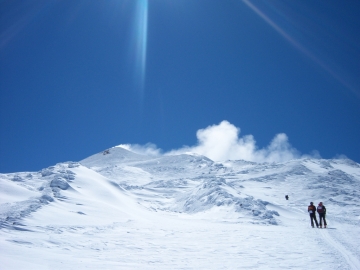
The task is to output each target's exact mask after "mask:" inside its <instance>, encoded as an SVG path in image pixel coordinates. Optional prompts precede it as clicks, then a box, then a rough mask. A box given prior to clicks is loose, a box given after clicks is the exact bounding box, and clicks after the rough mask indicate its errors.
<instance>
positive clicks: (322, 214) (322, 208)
mask: <svg viewBox="0 0 360 270" xmlns="http://www.w3.org/2000/svg"><path fill="white" fill-rule="evenodd" d="M316 211H317V212H318V213H319V219H320V228H322V220H324V228H326V225H327V224H326V219H325V215H326V208H325V206H324V205H323V203H322V202H320V203H319V205H318V207H317V209H316Z"/></svg>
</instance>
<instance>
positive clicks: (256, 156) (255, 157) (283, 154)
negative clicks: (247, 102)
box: [118, 121, 320, 162]
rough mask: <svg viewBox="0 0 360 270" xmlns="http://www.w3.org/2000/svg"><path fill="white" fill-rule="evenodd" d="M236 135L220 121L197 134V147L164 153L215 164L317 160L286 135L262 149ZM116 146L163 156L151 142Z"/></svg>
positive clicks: (249, 136)
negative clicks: (200, 157) (192, 156)
mask: <svg viewBox="0 0 360 270" xmlns="http://www.w3.org/2000/svg"><path fill="white" fill-rule="evenodd" d="M239 135H240V128H237V127H235V126H234V125H233V124H231V123H229V122H228V121H222V122H221V123H220V124H218V125H212V126H208V127H207V128H204V129H199V130H198V131H197V133H196V136H197V139H198V143H197V145H195V146H184V147H182V148H180V149H176V150H172V151H170V152H167V153H165V155H177V154H185V153H193V154H198V155H203V156H206V157H208V158H210V159H212V160H214V161H225V160H240V159H242V160H247V161H254V162H283V161H287V160H291V159H296V158H301V157H313V158H320V155H319V153H318V152H314V153H313V154H312V155H306V156H302V155H301V154H300V152H299V151H297V150H296V149H295V148H293V147H292V146H291V144H290V143H289V141H288V137H287V135H286V134H284V133H279V134H277V135H276V136H275V137H274V139H273V140H272V141H271V142H270V144H269V145H268V146H267V147H265V148H262V149H259V148H258V147H257V146H256V141H255V139H254V137H253V136H252V135H246V136H243V137H239ZM118 147H122V148H124V149H127V150H129V151H132V152H135V153H138V154H143V155H149V156H159V155H161V154H162V150H161V149H159V148H157V147H156V145H154V144H151V143H148V144H146V145H143V146H142V145H137V144H135V145H130V144H121V145H119V146H118Z"/></svg>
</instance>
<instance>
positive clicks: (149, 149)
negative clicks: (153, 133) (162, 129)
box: [116, 143, 161, 156]
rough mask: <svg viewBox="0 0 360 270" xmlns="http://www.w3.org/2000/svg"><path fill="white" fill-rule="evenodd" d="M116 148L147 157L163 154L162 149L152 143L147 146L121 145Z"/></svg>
mask: <svg viewBox="0 0 360 270" xmlns="http://www.w3.org/2000/svg"><path fill="white" fill-rule="evenodd" d="M116 147H121V148H124V149H126V150H129V151H131V152H134V153H137V154H140V155H145V156H159V155H160V154H161V149H159V148H157V147H156V145H155V144H152V143H147V144H145V145H139V144H120V145H118V146H116Z"/></svg>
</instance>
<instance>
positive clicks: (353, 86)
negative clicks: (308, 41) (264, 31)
mask: <svg viewBox="0 0 360 270" xmlns="http://www.w3.org/2000/svg"><path fill="white" fill-rule="evenodd" d="M242 1H243V3H244V4H246V5H247V6H248V7H249V8H250V9H251V10H253V11H254V12H255V13H256V14H257V15H258V16H259V17H260V18H262V19H263V20H264V21H265V22H266V23H267V24H268V25H270V26H271V27H272V28H273V29H274V30H275V31H276V32H278V33H279V34H280V35H281V36H282V37H283V38H285V39H286V40H287V41H288V42H289V43H290V44H291V45H293V46H294V47H295V48H296V49H298V50H299V51H300V52H302V53H303V54H304V55H306V56H307V57H309V58H310V59H311V60H312V61H314V62H315V63H316V64H317V65H319V66H320V67H321V68H323V69H324V70H325V71H326V72H328V73H329V74H330V75H331V76H332V77H333V78H335V79H336V80H337V81H338V82H340V83H341V84H342V85H343V86H345V87H346V88H348V89H349V90H350V91H351V92H353V94H355V95H356V96H357V97H358V98H360V91H359V88H358V85H357V83H356V82H355V83H354V82H351V79H350V78H349V76H347V75H346V74H343V73H344V72H341V71H340V69H339V68H336V67H331V66H330V65H329V64H327V63H326V61H323V59H322V58H321V57H318V56H316V55H315V54H314V53H312V52H311V51H310V50H308V49H307V48H305V47H304V46H303V45H302V44H300V42H298V41H297V40H296V39H295V38H293V37H292V36H290V35H289V34H288V33H287V32H286V31H285V30H284V29H283V28H281V27H280V26H279V25H278V24H277V23H275V22H274V20H272V19H271V18H270V17H269V16H267V15H266V14H265V13H264V12H263V11H262V10H260V8H258V7H257V6H256V5H255V4H253V3H252V2H250V0H242ZM327 62H329V61H327Z"/></svg>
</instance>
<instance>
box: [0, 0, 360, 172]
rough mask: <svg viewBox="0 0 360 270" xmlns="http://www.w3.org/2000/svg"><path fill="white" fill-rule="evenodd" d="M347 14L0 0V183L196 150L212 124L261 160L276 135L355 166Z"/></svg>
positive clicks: (321, 9) (277, 7)
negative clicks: (134, 149)
mask: <svg viewBox="0 0 360 270" xmlns="http://www.w3.org/2000/svg"><path fill="white" fill-rule="evenodd" d="M359 12H360V3H359V1H355V0H354V1H351V0H349V1H335V0H334V1H332V0H319V1H307V0H301V1H300V0H299V1H285V0H273V1H260V0H257V1H251V0H243V1H242V0H229V1H223V0H181V1H180V0H179V1H173V0H148V1H146V0H138V1H135V0H106V1H95V0H77V1H73V0H61V1H60V0H34V1H22V0H17V1H12V0H4V1H1V2H0V16H1V26H0V29H1V36H0V38H1V40H0V42H1V43H0V65H1V66H0V68H1V70H0V71H1V72H0V87H1V99H0V102H1V103H0V127H1V130H0V136H1V137H0V143H1V144H0V153H1V155H0V172H3V173H6V172H16V171H36V170H40V169H42V168H45V167H48V166H50V165H54V164H56V163H58V162H63V161H78V160H81V159H83V158H85V157H87V156H89V155H92V154H94V153H97V152H100V151H102V150H104V149H106V148H109V147H112V146H115V145H119V144H137V145H146V144H147V143H152V144H154V145H156V147H157V148H159V149H161V150H162V152H169V151H171V150H174V149H199V147H200V146H204V145H208V144H207V143H206V142H205V143H204V142H203V141H201V138H200V137H199V134H200V135H201V134H204V132H203V133H201V131H200V133H199V132H198V131H199V130H203V131H204V130H205V131H206V130H209V129H210V130H213V129H211V127H212V128H214V127H215V128H216V127H224V123H226V125H225V129H226V128H228V129H226V130H229V131H230V130H231V132H234V128H235V130H237V132H238V134H237V135H236V134H235V137H236V136H238V137H237V138H234V136H233V134H234V133H231V134H232V135H231V136H227V135H226V134H227V133H221V132H220V133H217V134H220V135H219V137H216V139H215V140H213V141H221V142H224V140H227V139H229V138H231V140H233V141H235V144H236V146H238V145H239V142H240V141H244V138H248V137H246V136H247V135H252V139H253V143H252V146H253V147H255V148H256V149H257V150H258V151H261V150H264V149H269V147H270V146H269V145H271V142H272V140H273V139H274V138H276V136H277V134H286V135H285V136H286V138H287V139H286V140H285V141H286V145H287V147H290V148H291V149H292V150H294V151H295V149H296V152H297V153H298V155H300V156H301V155H314V151H317V153H318V154H315V156H318V155H320V156H321V157H322V158H333V157H336V156H339V155H345V156H347V157H348V158H350V159H353V160H355V161H357V162H360V139H359V138H360V76H359V75H360V35H359V30H360V18H359V16H358V14H359ZM224 120H225V121H226V122H222V121H224ZM221 123H223V124H221ZM236 128H237V129H236ZM197 132H198V133H197ZM235 133H236V131H235ZM206 134H207V133H206ZM221 134H225V135H224V137H221V136H222V135H221ZM197 135H198V136H197ZM244 136H245V137H244ZM245 141H246V140H245ZM184 146H188V147H185V148H184ZM218 146H219V145H218ZM220 146H221V145H220ZM232 146H233V144H231V143H230V144H227V147H228V148H229V149H230V148H232ZM197 147H198V148H197ZM270 148H271V147H270ZM159 149H158V150H159ZM205 152H206V151H205ZM225 156H226V155H225ZM235 156H236V155H235Z"/></svg>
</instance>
